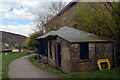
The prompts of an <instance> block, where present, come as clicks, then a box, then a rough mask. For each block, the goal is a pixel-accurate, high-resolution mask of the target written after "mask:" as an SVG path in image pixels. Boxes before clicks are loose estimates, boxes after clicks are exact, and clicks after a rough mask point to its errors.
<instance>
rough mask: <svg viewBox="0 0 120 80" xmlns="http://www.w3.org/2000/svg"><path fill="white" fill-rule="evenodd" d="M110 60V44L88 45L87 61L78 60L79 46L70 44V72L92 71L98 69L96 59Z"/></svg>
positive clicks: (111, 61)
mask: <svg viewBox="0 0 120 80" xmlns="http://www.w3.org/2000/svg"><path fill="white" fill-rule="evenodd" d="M102 58H103V59H108V60H109V61H110V63H111V66H112V63H113V60H112V44H111V43H89V59H87V60H81V59H80V45H79V44H71V48H70V59H71V72H82V71H94V70H97V69H98V67H97V66H98V65H97V61H98V59H102Z"/></svg>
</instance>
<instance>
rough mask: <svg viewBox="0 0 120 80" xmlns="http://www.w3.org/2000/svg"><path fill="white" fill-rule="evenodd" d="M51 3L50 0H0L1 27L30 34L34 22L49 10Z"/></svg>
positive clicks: (9, 30)
mask: <svg viewBox="0 0 120 80" xmlns="http://www.w3.org/2000/svg"><path fill="white" fill-rule="evenodd" d="M52 1H53V0H52ZM59 1H60V0H59ZM50 4H51V1H50V0H4V1H3V0H2V1H0V29H1V30H4V31H8V32H13V33H19V34H23V35H28V34H29V33H31V32H32V29H33V28H34V27H33V26H34V25H33V24H32V23H33V22H34V21H35V20H36V19H37V18H38V15H39V14H43V12H46V13H47V12H48V11H49V6H50ZM31 24H32V25H31Z"/></svg>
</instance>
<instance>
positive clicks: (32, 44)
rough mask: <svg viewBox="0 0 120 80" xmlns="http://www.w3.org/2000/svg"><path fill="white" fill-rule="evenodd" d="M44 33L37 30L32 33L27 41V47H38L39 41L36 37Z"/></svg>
mask: <svg viewBox="0 0 120 80" xmlns="http://www.w3.org/2000/svg"><path fill="white" fill-rule="evenodd" d="M41 35H42V32H35V33H32V34H31V35H30V36H29V38H28V40H27V41H26V43H25V45H26V47H27V48H29V49H36V48H37V46H38V45H37V41H36V38H37V37H39V36H41Z"/></svg>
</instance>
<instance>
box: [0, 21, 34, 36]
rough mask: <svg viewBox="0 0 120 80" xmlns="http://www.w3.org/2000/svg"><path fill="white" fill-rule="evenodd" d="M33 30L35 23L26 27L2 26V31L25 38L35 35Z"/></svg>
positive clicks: (0, 28) (0, 27)
mask: <svg viewBox="0 0 120 80" xmlns="http://www.w3.org/2000/svg"><path fill="white" fill-rule="evenodd" d="M33 28H34V25H33V23H30V24H26V25H0V30H1V31H7V32H11V33H17V34H21V35H25V36H28V35H29V34H31V33H33V31H32V29H33Z"/></svg>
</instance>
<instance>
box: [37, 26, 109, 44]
mask: <svg viewBox="0 0 120 80" xmlns="http://www.w3.org/2000/svg"><path fill="white" fill-rule="evenodd" d="M49 36H59V37H61V38H63V39H65V40H67V41H69V42H108V41H109V40H107V39H105V38H102V37H99V36H96V35H94V34H91V33H88V32H85V31H81V30H77V29H74V28H70V27H67V26H65V27H62V28H60V29H59V30H57V31H51V32H48V33H46V34H44V35H42V36H40V37H38V38H37V39H45V38H47V37H49Z"/></svg>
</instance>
